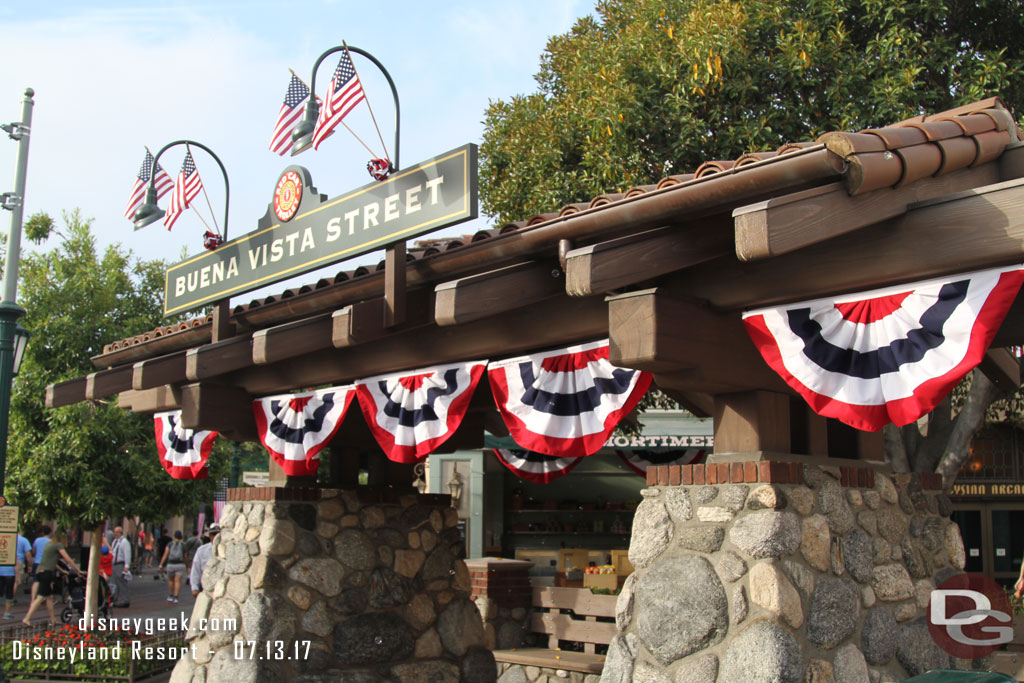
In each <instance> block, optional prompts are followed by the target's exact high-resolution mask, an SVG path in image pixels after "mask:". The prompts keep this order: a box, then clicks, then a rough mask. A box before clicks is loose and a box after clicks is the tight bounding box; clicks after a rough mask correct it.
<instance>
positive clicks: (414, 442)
mask: <svg viewBox="0 0 1024 683" xmlns="http://www.w3.org/2000/svg"><path fill="white" fill-rule="evenodd" d="M486 365H487V361H483V360H481V361H471V362H468V363H455V364H453V365H438V366H435V367H431V368H424V369H422V370H415V371H411V372H406V373H402V374H391V375H381V376H378V377H371V378H369V379H364V380H361V381H360V382H359V385H358V394H359V407H360V408H361V409H362V411H363V417H364V418H365V419H366V424H367V425H368V426H369V427H370V431H372V432H373V435H374V437H375V438H376V439H377V443H378V444H380V447H381V448H382V449H384V454H385V455H386V456H387V457H388V459H390V460H393V461H395V462H401V463H414V462H417V461H419V460H422V459H423V458H424V457H426V456H427V455H429V454H430V453H431V452H432V451H433V450H434V449H436V448H437V447H438V446H440V445H441V444H443V443H444V442H445V441H447V440H448V439H449V438H450V437H451V435H452V434H454V433H455V430H456V429H458V428H459V425H460V424H462V418H463V417H465V416H466V409H467V408H469V401H470V399H471V398H472V397H473V390H474V389H476V385H477V383H478V382H479V381H480V378H481V377H482V376H483V373H484V368H485V367H486Z"/></svg>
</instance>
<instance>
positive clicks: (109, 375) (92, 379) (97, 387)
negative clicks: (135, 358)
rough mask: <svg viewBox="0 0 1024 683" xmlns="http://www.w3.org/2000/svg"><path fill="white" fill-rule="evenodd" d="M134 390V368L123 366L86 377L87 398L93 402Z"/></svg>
mask: <svg viewBox="0 0 1024 683" xmlns="http://www.w3.org/2000/svg"><path fill="white" fill-rule="evenodd" d="M131 388H132V366H130V365H122V366H121V367H117V368H111V369H110V370H100V371H99V372H92V373H89V374H88V375H86V376H85V398H86V399H88V400H93V399H97V398H105V397H107V396H110V395H112V394H117V393H120V392H122V391H124V390H125V389H131Z"/></svg>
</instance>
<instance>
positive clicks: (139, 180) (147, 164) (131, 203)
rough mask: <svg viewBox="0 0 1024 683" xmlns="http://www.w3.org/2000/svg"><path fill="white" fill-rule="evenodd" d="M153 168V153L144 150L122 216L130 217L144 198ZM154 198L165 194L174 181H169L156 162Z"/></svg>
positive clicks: (168, 177) (169, 178) (129, 218)
mask: <svg viewBox="0 0 1024 683" xmlns="http://www.w3.org/2000/svg"><path fill="white" fill-rule="evenodd" d="M152 170H153V155H152V154H150V153H149V150H148V149H147V150H146V156H145V157H144V158H143V159H142V168H140V169H139V175H138V177H136V178H135V184H134V185H132V194H131V196H130V197H129V198H128V206H127V207H126V208H125V210H124V217H125V218H127V219H128V220H131V219H132V216H133V215H135V212H136V211H137V210H138V208H139V207H140V206H142V202H143V201H144V200H145V199H146V188H147V187H149V173H150V171H152ZM155 185H156V198H157V199H160V198H161V197H163V196H164V195H165V194H167V193H168V192H170V191H171V188H172V187H174V183H173V182H171V177H170V176H169V175H167V173H166V172H165V171H164V169H162V168H160V165H159V164H157V167H156V183H155Z"/></svg>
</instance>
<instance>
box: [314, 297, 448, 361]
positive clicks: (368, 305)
mask: <svg viewBox="0 0 1024 683" xmlns="http://www.w3.org/2000/svg"><path fill="white" fill-rule="evenodd" d="M433 295H434V293H433V291H432V290H430V289H422V288H421V289H414V290H410V291H407V292H406V293H405V300H406V304H407V308H406V312H405V315H404V319H405V322H404V323H402V324H401V325H400V326H394V327H389V326H388V324H387V320H388V302H387V301H386V300H385V298H384V297H377V298H375V299H370V300H368V301H361V302H359V303H357V304H351V305H349V306H345V307H344V308H339V309H338V310H336V311H334V312H333V313H332V314H331V316H330V320H331V332H330V337H329V341H330V343H329V344H328V345H327V346H326V347H325V348H330V347H331V346H333V347H334V348H338V349H341V348H347V347H351V346H358V345H359V344H365V343H367V342H371V341H376V340H378V339H382V338H384V337H386V336H389V335H393V334H396V333H399V332H402V331H405V330H409V329H413V328H416V327H422V326H424V325H429V324H430V323H431V322H433V311H434V306H433Z"/></svg>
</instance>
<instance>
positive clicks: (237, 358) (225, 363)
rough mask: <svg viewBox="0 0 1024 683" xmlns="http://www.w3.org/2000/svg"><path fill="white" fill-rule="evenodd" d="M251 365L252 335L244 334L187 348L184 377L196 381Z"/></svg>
mask: <svg viewBox="0 0 1024 683" xmlns="http://www.w3.org/2000/svg"><path fill="white" fill-rule="evenodd" d="M252 365H253V360H252V335H251V334H245V335H241V336H238V337H231V338H230V339H226V340H225V341H222V342H217V343H216V344H206V345H204V346H199V347H197V348H194V349H189V350H188V352H187V353H186V356H185V377H186V378H188V380H189V381H191V382H198V381H200V380H203V379H209V378H210V377H216V376H217V375H223V374H224V373H227V372H232V371H234V370H241V369H242V368H247V367H251V366H252Z"/></svg>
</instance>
